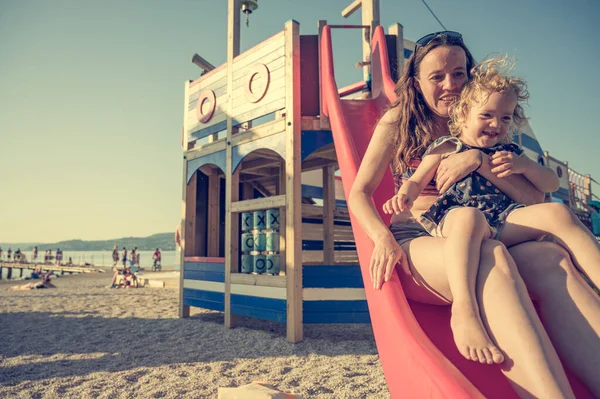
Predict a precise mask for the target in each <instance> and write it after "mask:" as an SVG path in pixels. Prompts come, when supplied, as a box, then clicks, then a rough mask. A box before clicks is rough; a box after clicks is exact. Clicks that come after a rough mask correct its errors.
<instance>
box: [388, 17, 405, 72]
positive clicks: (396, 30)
mask: <svg viewBox="0 0 600 399" xmlns="http://www.w3.org/2000/svg"><path fill="white" fill-rule="evenodd" d="M388 33H389V34H390V35H393V36H396V81H397V80H398V79H400V75H401V74H402V68H404V28H403V27H402V25H400V24H398V23H395V24H392V25H390V26H389V27H388Z"/></svg>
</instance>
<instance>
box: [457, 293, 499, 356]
mask: <svg viewBox="0 0 600 399" xmlns="http://www.w3.org/2000/svg"><path fill="white" fill-rule="evenodd" d="M450 327H451V328H452V334H453V335H454V342H455V343H456V346H457V347H458V351H459V352H460V353H461V354H462V355H463V356H464V357H465V358H467V359H469V360H473V361H475V362H479V363H487V364H494V363H497V364H500V363H502V362H503V361H504V355H503V354H502V352H500V350H499V349H498V348H497V347H496V345H494V343H493V342H492V340H491V339H490V337H489V336H488V334H487V331H486V330H485V327H484V326H483V322H482V321H481V318H480V317H479V313H478V312H477V309H474V308H473V306H470V305H467V304H464V305H463V304H459V303H456V302H455V303H453V304H452V317H451V319H450Z"/></svg>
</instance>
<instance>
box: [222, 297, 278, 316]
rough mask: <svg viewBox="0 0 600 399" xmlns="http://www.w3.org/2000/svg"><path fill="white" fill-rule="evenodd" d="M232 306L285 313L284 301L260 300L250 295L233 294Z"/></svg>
mask: <svg viewBox="0 0 600 399" xmlns="http://www.w3.org/2000/svg"><path fill="white" fill-rule="evenodd" d="M231 304H232V305H233V304H235V305H240V306H247V307H251V308H257V309H265V310H275V311H277V312H285V300H284V299H273V298H260V297H256V296H250V295H239V294H231Z"/></svg>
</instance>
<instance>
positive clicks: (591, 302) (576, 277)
mask: <svg viewBox="0 0 600 399" xmlns="http://www.w3.org/2000/svg"><path fill="white" fill-rule="evenodd" d="M509 252H510V254H511V255H512V256H513V258H514V259H515V261H516V263H517V265H518V268H519V273H520V274H521V276H522V277H523V280H524V281H525V284H526V285H527V288H528V289H529V292H530V294H531V295H532V296H533V297H534V298H535V299H536V300H537V301H538V303H539V305H540V311H541V316H542V320H543V321H544V326H545V327H546V331H547V332H548V335H549V336H550V339H551V340H552V342H553V344H554V347H555V348H556V351H557V352H558V354H559V355H560V357H561V359H562V360H563V361H564V362H565V363H566V364H567V366H568V367H569V369H570V370H571V371H573V372H574V373H575V374H576V375H577V376H578V377H579V379H580V380H581V381H582V382H583V383H584V384H585V385H586V386H587V388H588V389H589V390H590V392H591V393H592V394H593V395H594V397H596V398H600V379H598V370H600V298H599V297H598V295H596V293H595V292H594V291H593V290H592V289H591V288H590V286H589V285H588V284H587V283H586V282H585V281H584V280H583V279H582V278H581V275H580V274H579V273H578V272H577V270H576V269H575V266H573V263H572V262H571V257H570V256H569V254H568V253H567V251H566V250H565V249H564V248H562V247H561V246H559V245H557V244H554V243H551V242H527V243H524V244H520V245H516V246H514V247H512V248H510V249H509Z"/></svg>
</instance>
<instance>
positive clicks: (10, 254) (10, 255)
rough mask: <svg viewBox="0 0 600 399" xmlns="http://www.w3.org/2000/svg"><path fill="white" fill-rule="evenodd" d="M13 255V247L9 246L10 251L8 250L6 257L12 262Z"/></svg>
mask: <svg viewBox="0 0 600 399" xmlns="http://www.w3.org/2000/svg"><path fill="white" fill-rule="evenodd" d="M11 257H12V249H10V247H9V248H8V251H7V252H6V259H8V261H9V262H10V258H11Z"/></svg>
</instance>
